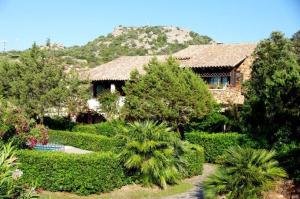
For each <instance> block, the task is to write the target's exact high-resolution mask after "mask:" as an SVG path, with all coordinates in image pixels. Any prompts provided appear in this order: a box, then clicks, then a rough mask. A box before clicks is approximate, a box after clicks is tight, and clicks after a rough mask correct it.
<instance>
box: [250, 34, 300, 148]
mask: <svg viewBox="0 0 300 199" xmlns="http://www.w3.org/2000/svg"><path fill="white" fill-rule="evenodd" d="M254 56H255V58H256V59H255V61H254V63H253V65H252V72H251V79H250V81H249V82H248V83H247V84H246V93H245V94H246V95H245V99H246V100H245V106H244V107H245V108H244V117H245V124H246V125H247V127H248V130H249V132H250V133H251V134H252V135H255V136H257V137H260V138H265V139H266V140H268V141H269V143H271V144H273V143H289V142H291V141H293V140H298V141H300V125H299V124H300V123H299V116H300V109H299V107H300V66H299V65H298V64H297V61H296V57H295V54H294V53H293V49H292V45H291V42H290V40H289V39H287V38H285V37H284V36H283V34H281V33H279V32H273V33H272V34H271V37H270V38H268V39H265V40H263V41H261V42H260V43H259V45H258V47H257V48H256V50H255V52H254Z"/></svg>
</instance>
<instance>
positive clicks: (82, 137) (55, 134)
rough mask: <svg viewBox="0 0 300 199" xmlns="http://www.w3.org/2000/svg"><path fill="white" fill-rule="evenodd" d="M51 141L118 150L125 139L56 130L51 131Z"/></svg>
mask: <svg viewBox="0 0 300 199" xmlns="http://www.w3.org/2000/svg"><path fill="white" fill-rule="evenodd" d="M49 142H51V143H58V144H64V145H70V146H74V147H78V148H81V149H85V150H90V151H116V152H118V151H119V150H120V148H121V147H122V146H124V141H123V140H121V139H118V138H110V137H106V136H103V135H94V134H87V133H80V132H69V131H54V130H51V131H50V132H49Z"/></svg>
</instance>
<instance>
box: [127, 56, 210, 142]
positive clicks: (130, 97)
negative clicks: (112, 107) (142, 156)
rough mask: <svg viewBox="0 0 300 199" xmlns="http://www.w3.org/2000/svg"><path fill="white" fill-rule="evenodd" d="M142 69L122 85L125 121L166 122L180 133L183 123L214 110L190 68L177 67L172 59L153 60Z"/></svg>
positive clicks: (201, 81) (200, 83)
mask: <svg viewBox="0 0 300 199" xmlns="http://www.w3.org/2000/svg"><path fill="white" fill-rule="evenodd" d="M145 70H146V74H145V75H143V76H141V75H140V74H139V73H138V72H137V71H135V72H133V73H132V75H131V80H130V81H128V82H127V83H126V85H125V88H124V91H125V94H126V101H125V108H124V111H125V115H126V116H127V118H128V119H131V120H147V119H148V120H153V121H159V122H163V121H165V122H167V123H168V124H169V125H170V126H172V127H174V128H175V129H177V130H178V131H180V132H183V131H182V128H183V126H184V125H185V124H187V123H189V122H190V121H191V120H193V119H198V118H203V117H204V116H206V115H207V114H209V113H210V112H211V111H212V109H214V100H213V98H212V95H211V93H210V92H209V90H208V88H207V86H206V84H205V83H204V81H203V80H202V79H201V78H199V77H198V76H197V75H196V74H195V73H193V72H192V71H191V70H190V69H186V68H185V69H183V68H180V67H179V64H178V62H177V61H176V60H175V59H174V58H169V59H168V60H167V61H166V62H158V61H157V60H156V59H153V60H152V61H151V62H150V63H149V64H148V65H147V66H146V67H145ZM182 136H183V134H182Z"/></svg>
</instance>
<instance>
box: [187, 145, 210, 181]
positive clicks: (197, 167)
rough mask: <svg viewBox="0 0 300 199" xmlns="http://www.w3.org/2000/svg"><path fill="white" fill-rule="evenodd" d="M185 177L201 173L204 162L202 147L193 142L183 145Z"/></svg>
mask: <svg viewBox="0 0 300 199" xmlns="http://www.w3.org/2000/svg"><path fill="white" fill-rule="evenodd" d="M185 149H186V151H185V154H184V159H185V160H186V163H187V164H186V168H185V170H186V177H191V176H196V175H201V174H202V171H203V163H204V159H205V158H204V149H203V147H200V146H198V145H195V144H186V145H185Z"/></svg>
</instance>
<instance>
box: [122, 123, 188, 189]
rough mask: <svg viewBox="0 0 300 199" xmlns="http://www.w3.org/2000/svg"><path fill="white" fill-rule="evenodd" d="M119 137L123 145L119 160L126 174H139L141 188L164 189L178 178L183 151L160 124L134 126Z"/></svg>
mask: <svg viewBox="0 0 300 199" xmlns="http://www.w3.org/2000/svg"><path fill="white" fill-rule="evenodd" d="M122 133H123V135H122V136H124V139H125V140H127V142H126V145H125V147H124V149H123V150H122V151H121V153H120V154H119V156H120V159H121V161H122V163H123V164H124V167H125V168H126V169H127V171H133V172H135V174H139V177H140V179H141V182H142V183H143V184H144V185H146V186H151V185H153V184H156V185H158V186H160V187H161V188H166V186H167V184H174V183H176V182H177V180H178V179H180V178H181V177H182V175H181V173H182V171H183V172H184V169H183V161H182V155H183V154H184V147H183V145H182V142H181V140H180V139H179V136H178V135H176V134H175V133H174V132H172V131H171V130H170V128H167V127H166V125H165V124H164V123H162V124H157V123H154V122H151V121H145V122H134V123H132V124H129V126H128V127H127V128H126V129H124V132H122Z"/></svg>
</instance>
